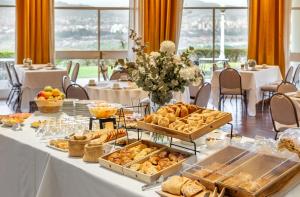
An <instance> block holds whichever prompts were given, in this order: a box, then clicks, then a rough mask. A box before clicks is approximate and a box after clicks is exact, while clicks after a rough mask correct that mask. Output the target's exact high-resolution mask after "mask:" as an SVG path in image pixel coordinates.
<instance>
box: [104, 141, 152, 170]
mask: <svg viewBox="0 0 300 197" xmlns="http://www.w3.org/2000/svg"><path fill="white" fill-rule="evenodd" d="M156 150H157V147H155V146H148V145H146V144H143V143H140V144H137V145H135V146H133V147H125V148H123V149H121V150H119V151H117V152H114V153H112V154H110V155H108V157H107V160H109V161H111V162H113V163H116V164H119V165H125V164H127V163H130V162H132V161H137V160H140V159H143V158H145V157H146V156H147V155H149V154H150V153H152V152H154V151H156Z"/></svg>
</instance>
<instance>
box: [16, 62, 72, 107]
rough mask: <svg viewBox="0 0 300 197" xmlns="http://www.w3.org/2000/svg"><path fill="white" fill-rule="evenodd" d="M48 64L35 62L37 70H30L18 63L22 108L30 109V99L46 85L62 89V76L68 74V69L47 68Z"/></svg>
mask: <svg viewBox="0 0 300 197" xmlns="http://www.w3.org/2000/svg"><path fill="white" fill-rule="evenodd" d="M45 66H46V65H38V64H35V65H33V67H34V68H35V69H36V70H28V68H24V67H22V65H16V70H17V74H18V76H19V79H20V82H21V83H22V103H21V110H22V111H28V110H29V101H32V100H33V99H34V97H35V95H36V94H37V93H38V92H39V91H40V90H41V89H43V88H44V87H45V86H48V85H50V86H52V87H55V88H59V89H62V78H63V76H64V75H67V71H66V70H63V69H59V68H57V69H54V70H49V69H45V68H44V67H45Z"/></svg>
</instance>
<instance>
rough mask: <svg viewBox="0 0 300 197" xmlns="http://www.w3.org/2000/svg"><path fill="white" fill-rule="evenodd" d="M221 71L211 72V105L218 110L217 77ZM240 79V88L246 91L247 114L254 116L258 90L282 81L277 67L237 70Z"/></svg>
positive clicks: (259, 98) (258, 95)
mask: <svg viewBox="0 0 300 197" xmlns="http://www.w3.org/2000/svg"><path fill="white" fill-rule="evenodd" d="M220 73H221V70H217V71H214V72H213V76H212V80H211V84H212V91H211V97H212V103H213V105H214V107H216V108H218V104H219V75H220ZM239 73H240V75H241V79H242V88H243V89H244V90H246V91H247V96H248V114H249V116H255V115H256V103H258V102H259V101H260V100H261V96H262V95H261V91H260V88H261V87H262V86H264V85H267V84H270V83H273V82H276V81H280V80H282V76H281V73H280V70H279V67H278V66H268V67H267V68H266V69H262V68H258V69H257V70H256V71H251V70H239Z"/></svg>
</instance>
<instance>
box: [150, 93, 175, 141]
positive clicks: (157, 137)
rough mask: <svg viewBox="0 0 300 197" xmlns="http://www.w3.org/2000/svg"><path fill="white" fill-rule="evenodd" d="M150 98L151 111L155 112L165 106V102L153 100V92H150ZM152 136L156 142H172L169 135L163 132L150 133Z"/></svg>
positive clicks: (152, 139)
mask: <svg viewBox="0 0 300 197" xmlns="http://www.w3.org/2000/svg"><path fill="white" fill-rule="evenodd" d="M149 98H150V103H149V107H150V113H155V112H157V110H159V108H161V107H163V106H164V105H166V103H165V104H158V103H155V102H153V99H152V98H153V94H152V93H150V94H149ZM150 138H151V141H153V142H156V143H160V144H165V145H166V144H169V143H170V138H169V137H167V136H164V135H162V134H158V133H153V132H151V133H150Z"/></svg>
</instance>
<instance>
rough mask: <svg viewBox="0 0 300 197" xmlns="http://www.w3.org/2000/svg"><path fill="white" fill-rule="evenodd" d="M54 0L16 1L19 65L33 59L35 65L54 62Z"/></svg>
mask: <svg viewBox="0 0 300 197" xmlns="http://www.w3.org/2000/svg"><path fill="white" fill-rule="evenodd" d="M52 12H53V0H16V23H17V25H16V26H17V46H16V48H17V63H18V64H20V63H22V62H23V59H24V58H31V59H32V62H33V63H34V64H45V63H49V62H50V61H51V60H52V57H51V54H52V53H51V51H52V50H53V44H52V41H53V39H52V31H53V29H52V18H51V17H52Z"/></svg>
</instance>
